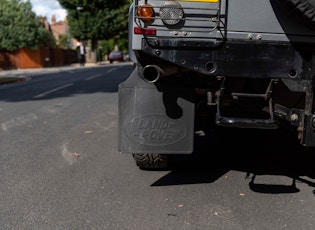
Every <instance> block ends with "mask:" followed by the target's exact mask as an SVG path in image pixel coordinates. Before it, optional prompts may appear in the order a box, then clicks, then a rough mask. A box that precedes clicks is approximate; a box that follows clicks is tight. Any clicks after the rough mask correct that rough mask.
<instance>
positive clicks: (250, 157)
mask: <svg viewBox="0 0 315 230" xmlns="http://www.w3.org/2000/svg"><path fill="white" fill-rule="evenodd" d="M205 127H206V128H205ZM200 130H202V131H200ZM196 131H197V132H196V133H197V134H196V135H195V150H194V152H193V154H191V155H172V156H171V167H170V170H171V172H170V173H169V174H167V175H166V176H164V177H162V178H160V179H159V180H158V181H156V182H155V183H154V184H152V186H167V185H179V184H198V183H212V182H214V181H216V180H217V179H219V178H220V177H222V176H223V175H224V174H226V173H227V172H229V171H230V170H235V171H240V172H244V173H245V175H247V176H246V177H245V178H244V179H248V180H249V181H250V182H249V187H250V189H251V190H252V191H255V192H260V193H272V194H277V193H295V192H299V189H297V188H296V186H295V183H296V182H297V181H298V182H301V183H305V184H307V185H309V186H311V187H314V188H315V183H314V182H312V181H311V180H312V179H315V171H314V162H315V149H306V148H304V147H302V146H301V145H300V144H299V142H298V140H297V133H295V132H290V131H288V130H284V129H278V130H255V129H237V128H222V127H216V126H214V125H212V126H210V125H208V127H207V125H205V123H199V124H196ZM200 133H202V135H200ZM261 175H281V176H287V177H289V178H291V179H292V185H281V184H280V185H273V184H259V183H256V182H255V178H256V177H257V176H261ZM302 177H303V178H302ZM305 177H308V178H307V179H305Z"/></svg>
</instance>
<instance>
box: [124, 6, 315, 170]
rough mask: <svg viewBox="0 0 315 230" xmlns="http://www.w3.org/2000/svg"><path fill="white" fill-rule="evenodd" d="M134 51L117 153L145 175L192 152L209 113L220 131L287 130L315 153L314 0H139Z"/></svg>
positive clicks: (132, 19) (133, 12)
mask: <svg viewBox="0 0 315 230" xmlns="http://www.w3.org/2000/svg"><path fill="white" fill-rule="evenodd" d="M129 46H130V47H129V53H130V57H131V60H132V61H133V62H134V63H135V64H134V70H133V72H132V73H131V75H130V76H129V78H128V79H127V80H126V81H124V82H123V83H121V84H120V85H119V140H118V141H119V147H118V148H119V149H118V150H119V152H121V153H131V154H133V156H134V159H135V161H136V164H137V165H138V166H139V167H140V168H141V169H153V168H164V167H167V164H168V156H169V154H184V153H192V152H193V147H194V132H195V131H194V122H195V121H196V120H197V119H199V118H200V114H201V113H202V117H204V116H205V115H207V114H206V111H215V112H214V113H215V116H209V122H215V124H216V125H218V126H225V127H236V128H257V129H277V128H279V124H281V125H282V123H284V124H285V125H287V126H288V127H290V129H291V128H292V129H293V130H295V132H296V137H297V140H298V141H299V142H300V144H301V145H302V146H305V147H314V146H315V114H314V108H315V106H314V77H315V0H255V1H253V0H134V1H133V3H132V5H131V7H130V11H129ZM205 108H207V109H205ZM208 108H209V109H208ZM210 117H211V118H212V120H210ZM280 122H281V123H280Z"/></svg>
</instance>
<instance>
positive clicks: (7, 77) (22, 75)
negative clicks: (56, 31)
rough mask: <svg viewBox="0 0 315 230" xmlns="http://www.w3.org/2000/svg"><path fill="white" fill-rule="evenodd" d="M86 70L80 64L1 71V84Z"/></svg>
mask: <svg viewBox="0 0 315 230" xmlns="http://www.w3.org/2000/svg"><path fill="white" fill-rule="evenodd" d="M104 64H107V62H101V63H86V64H85V67H92V66H99V65H104ZM77 68H84V67H81V66H80V65H79V64H78V63H75V64H71V65H67V66H57V67H47V68H34V69H14V70H3V71H1V70H0V84H7V83H12V82H17V81H24V80H27V79H29V78H31V77H32V76H36V75H40V74H48V73H56V72H61V71H66V70H71V69H77Z"/></svg>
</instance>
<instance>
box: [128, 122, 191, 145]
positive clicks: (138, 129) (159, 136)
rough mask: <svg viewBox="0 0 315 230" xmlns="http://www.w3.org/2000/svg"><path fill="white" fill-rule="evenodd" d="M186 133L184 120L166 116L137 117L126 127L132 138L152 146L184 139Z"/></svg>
mask: <svg viewBox="0 0 315 230" xmlns="http://www.w3.org/2000/svg"><path fill="white" fill-rule="evenodd" d="M186 133H187V131H186V127H185V125H184V123H183V121H182V120H179V119H177V120H173V119H171V118H168V117H166V116H143V117H137V118H135V119H133V120H131V121H130V122H129V124H128V125H127V127H126V134H127V136H128V137H129V138H130V139H131V140H133V141H134V142H137V143H139V144H143V145H150V146H164V145H170V144H174V143H176V142H178V141H180V140H182V139H183V138H184V137H185V136H186Z"/></svg>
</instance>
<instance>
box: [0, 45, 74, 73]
mask: <svg viewBox="0 0 315 230" xmlns="http://www.w3.org/2000/svg"><path fill="white" fill-rule="evenodd" d="M77 62H78V61H77V53H76V50H68V49H67V50H66V49H59V48H40V49H37V50H32V49H29V48H23V49H19V50H16V51H12V52H10V51H4V50H2V51H0V70H1V69H2V70H10V69H27V68H43V67H56V66H63V65H70V64H72V63H77Z"/></svg>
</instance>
